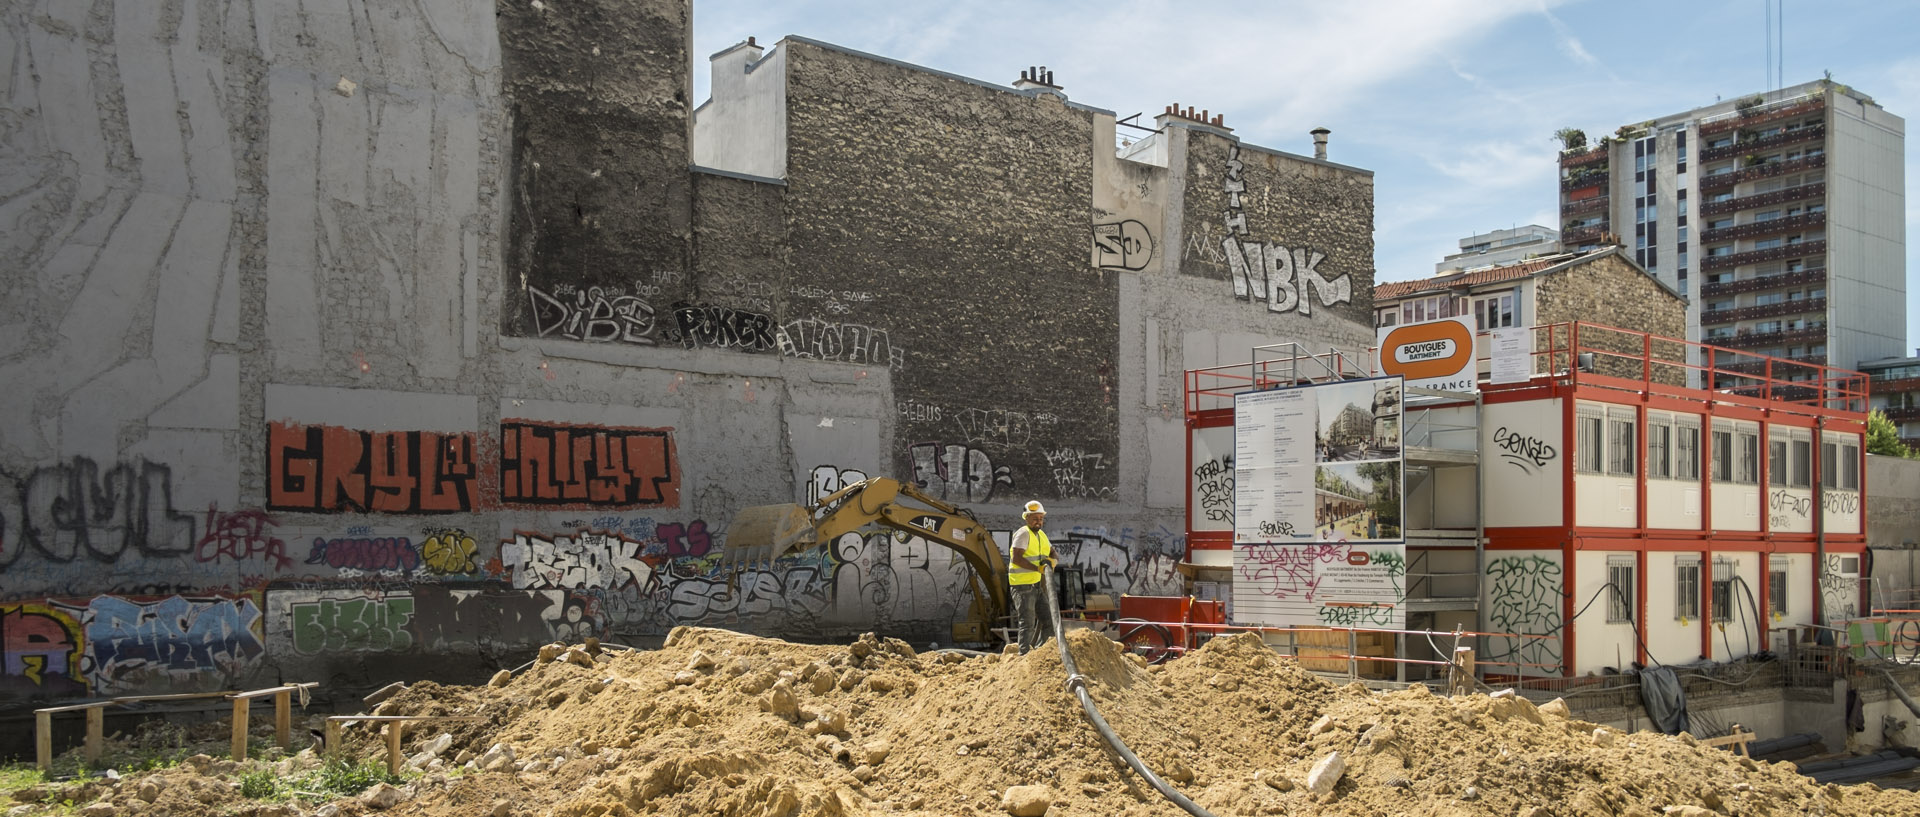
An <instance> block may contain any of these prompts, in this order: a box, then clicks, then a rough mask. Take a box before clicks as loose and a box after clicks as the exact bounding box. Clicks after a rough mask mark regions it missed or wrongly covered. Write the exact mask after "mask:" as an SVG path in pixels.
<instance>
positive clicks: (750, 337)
mask: <svg viewBox="0 0 1920 817" xmlns="http://www.w3.org/2000/svg"><path fill="white" fill-rule="evenodd" d="M773 333H774V324H773V318H772V317H769V316H767V315H763V314H761V313H759V312H748V311H746V310H744V309H734V308H732V307H725V306H705V305H700V304H690V303H686V302H680V303H676V304H674V305H673V326H671V327H669V328H668V329H667V330H666V334H667V339H668V340H672V341H675V342H677V343H679V344H680V345H681V346H685V347H687V348H688V349H695V348H699V347H702V346H711V347H715V348H720V349H740V350H743V351H747V352H770V351H773V349H774V348H775V344H774V340H773Z"/></svg>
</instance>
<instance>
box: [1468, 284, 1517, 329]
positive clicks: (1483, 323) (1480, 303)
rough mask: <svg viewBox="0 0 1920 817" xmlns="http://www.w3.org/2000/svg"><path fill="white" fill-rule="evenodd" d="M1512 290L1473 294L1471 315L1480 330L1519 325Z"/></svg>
mask: <svg viewBox="0 0 1920 817" xmlns="http://www.w3.org/2000/svg"><path fill="white" fill-rule="evenodd" d="M1517 306H1518V303H1517V301H1516V299H1515V298H1514V291H1513V290H1507V291H1506V292H1501V293H1497V294H1491V295H1482V296H1475V297H1474V299H1473V317H1474V321H1475V322H1476V323H1477V324H1478V325H1479V330H1480V331H1482V332H1485V331H1488V330H1491V329H1498V328H1501V327H1507V326H1519V325H1521V324H1520V315H1519V310H1518V309H1517V308H1516V307H1517Z"/></svg>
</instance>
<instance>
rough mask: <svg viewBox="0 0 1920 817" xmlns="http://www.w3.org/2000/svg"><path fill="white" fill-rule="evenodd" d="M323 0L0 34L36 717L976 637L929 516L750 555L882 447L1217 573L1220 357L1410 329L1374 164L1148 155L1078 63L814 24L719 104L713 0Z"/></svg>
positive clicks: (740, 58)
mask: <svg viewBox="0 0 1920 817" xmlns="http://www.w3.org/2000/svg"><path fill="white" fill-rule="evenodd" d="M275 7H276V4H262V5H257V6H243V7H226V6H206V5H203V4H189V6H188V7H187V10H186V11H185V12H184V13H183V14H172V15H169V14H164V13H161V10H160V9H158V7H155V6H153V4H151V3H145V2H129V1H127V0H121V1H120V2H107V3H100V4H94V5H92V6H89V7H86V8H65V7H62V9H52V10H49V11H48V14H47V16H45V17H44V18H36V22H34V23H32V24H31V25H27V26H23V27H20V28H11V29H8V31H7V32H6V34H5V35H0V36H5V37H7V38H9V41H10V43H11V44H12V45H13V46H15V49H14V50H15V52H16V53H21V54H32V55H33V59H34V60H35V63H36V65H39V66H41V69H40V70H38V71H36V72H35V73H34V74H33V75H32V76H31V77H29V76H27V75H24V74H23V75H21V77H20V81H18V82H16V83H14V84H12V85H11V86H9V89H8V93H9V94H10V99H9V105H8V107H9V109H10V110H13V111H18V112H22V114H21V116H22V118H21V120H20V121H19V122H18V123H16V124H17V127H9V128H6V129H5V130H4V133H0V139H4V140H5V148H6V155H8V156H9V157H11V158H10V160H9V161H8V162H5V163H0V179H4V180H5V182H6V187H7V189H9V190H14V191H18V193H17V195H16V196H15V198H14V199H12V200H13V201H16V202H18V203H19V206H18V207H16V208H15V209H13V210H10V211H9V213H10V214H9V215H8V216H7V218H9V219H12V221H11V223H10V227H11V229H9V230H7V231H5V233H4V235H5V238H4V240H5V241H6V242H8V247H9V252H8V254H7V256H8V257H9V258H10V259H13V263H14V264H15V265H17V266H15V267H13V269H14V270H16V271H18V272H19V273H20V274H19V275H17V276H14V277H13V278H11V279H10V280H12V281H14V282H16V283H17V284H18V286H17V287H15V289H14V290H13V291H11V292H10V297H9V298H8V299H7V300H6V303H5V304H0V325H5V326H6V327H7V331H6V332H0V345H4V346H5V352H4V356H3V357H0V370H4V372H5V374H6V380H7V383H8V384H9V386H8V388H7V389H6V391H5V393H4V395H0V420H4V422H0V526H3V527H0V630H4V634H5V635H6V639H5V642H6V644H7V654H6V656H5V657H6V661H5V662H4V663H3V664H0V667H3V669H0V707H4V708H18V707H20V706H24V705H26V704H27V702H40V701H59V700H72V699H76V698H82V697H92V696H104V695H116V694H134V693H139V692H148V691H155V690H159V691H166V692H181V691H187V690H194V689H230V688H234V687H236V686H239V685H245V684H250V683H256V682H259V681H262V680H271V681H274V682H277V681H278V680H282V679H290V680H309V679H313V680H328V681H329V684H328V688H327V690H325V691H324V693H323V697H324V696H325V695H334V694H338V695H347V694H351V692H352V690H354V689H355V688H365V687H370V686H378V685H380V684H383V683H385V682H386V681H389V680H394V679H396V678H436V677H439V678H445V677H453V678H458V679H471V678H474V677H482V676H476V675H474V674H472V673H473V672H475V671H477V670H485V669H490V668H494V667H499V666H512V665H518V664H519V663H521V662H523V661H524V660H525V658H526V656H527V654H528V648H529V645H535V644H541V643H546V642H548V641H551V640H553V639H556V638H566V639H576V638H578V637H580V636H582V635H588V634H597V635H600V636H602V637H608V638H613V637H619V636H622V635H629V636H636V637H637V636H644V635H647V634H659V633H664V632H666V631H667V630H668V629H669V628H671V627H673V626H676V625H680V624H706V625H713V626H725V627H730V628H735V629H740V630H746V631H750V632H757V633H762V634H768V635H788V636H801V637H833V636H839V635H848V634H853V633H858V632H863V631H869V630H877V631H880V632H882V633H886V634H890V635H897V636H900V637H907V638H915V639H921V640H929V639H938V640H943V641H944V640H947V638H948V635H947V633H948V632H950V625H951V624H952V622H953V621H954V620H956V618H958V617H961V616H963V615H964V614H965V610H966V607H967V596H966V594H967V592H968V591H967V589H966V587H967V585H966V579H967V577H966V574H965V567H964V565H962V564H960V563H958V562H957V561H956V560H954V559H952V558H949V556H950V554H949V553H948V551H946V550H945V549H944V548H942V547H940V546H939V545H937V544H935V543H931V542H928V541H926V540H925V539H922V538H920V537H915V536H895V535H891V534H875V535H849V536H847V537H842V538H841V539H840V540H838V541H835V542H833V543H830V544H829V545H828V546H825V547H821V548H817V549H814V550H812V551H809V552H806V553H804V554H798V555H795V556H794V557H793V558H789V559H784V560H781V561H780V562H778V563H776V564H772V565H766V566H763V569H759V570H755V571H751V572H747V573H742V574H734V573H728V572H725V571H723V570H722V568H721V566H720V556H721V554H722V553H723V551H724V548H725V542H726V536H727V532H728V529H729V526H730V524H731V520H732V518H733V515H734V514H735V513H736V512H737V511H738V510H739V509H740V508H743V507H747V506H753V505H762V504H771V503H783V502H807V501H811V500H813V499H814V498H817V497H819V496H822V495H825V494H827V493H830V492H832V491H833V490H836V489H837V488H839V487H841V486H843V485H845V484H848V483H850V482H852V481H855V480H858V479H861V478H863V477H865V476H868V475H872V476H890V477H897V478H901V479H903V480H904V479H910V480H913V481H914V482H915V483H916V484H917V485H918V486H920V487H921V488H922V489H923V490H925V491H928V492H929V493H932V494H933V495H935V496H938V497H941V498H944V499H946V500H948V501H951V502H954V503H957V504H959V505H962V506H965V507H967V508H969V509H971V510H973V511H974V512H976V513H977V515H978V518H979V519H980V520H981V523H982V524H984V525H987V526H988V527H989V528H991V529H993V530H995V531H1002V532H1004V531H1007V530H1010V529H1011V528H1012V527H1013V526H1014V525H1015V524H1017V519H1018V516H1017V514H1018V507H1019V504H1020V503H1021V502H1023V501H1025V500H1027V499H1042V500H1045V501H1046V503H1047V505H1048V507H1049V510H1051V511H1052V512H1053V513H1052V515H1051V516H1050V520H1051V521H1052V522H1053V523H1054V525H1055V526H1056V527H1055V529H1054V530H1055V531H1056V534H1057V535H1056V536H1055V542H1056V547H1057V548H1058V550H1059V553H1060V554H1061V561H1062V563H1063V564H1068V565H1072V566H1077V567H1080V568H1081V569H1082V570H1083V575H1084V576H1085V577H1086V578H1087V580H1089V581H1092V582H1094V583H1095V584H1096V585H1097V586H1098V588H1099V589H1100V591H1101V592H1109V593H1119V592H1132V593H1180V592H1184V590H1185V585H1184V577H1183V575H1182V574H1181V573H1180V571H1179V562H1180V560H1181V558H1182V555H1183V547H1184V539H1185V533H1184V530H1185V525H1184V514H1185V508H1186V505H1187V500H1188V497H1187V494H1186V492H1185V491H1184V490H1183V488H1184V486H1183V484H1182V483H1181V481H1180V480H1178V479H1167V478H1165V477H1164V476H1163V475H1165V474H1169V473H1178V472H1179V471H1181V470H1182V469H1184V468H1185V458H1184V434H1183V429H1182V425H1181V412H1180V400H1181V385H1182V384H1181V377H1182V373H1183V372H1184V371H1185V370H1187V369H1190V368H1194V367H1199V366H1210V365H1215V364H1217V363H1220V362H1223V361H1227V360H1234V359H1241V358H1243V357H1244V355H1245V354H1246V350H1247V349H1248V348H1250V347H1254V346H1259V345H1263V344H1273V343H1282V342H1293V343H1299V344H1302V345H1303V346H1305V347H1308V348H1313V349H1317V350H1321V351H1325V350H1327V349H1331V348H1336V347H1338V348H1346V349H1364V348H1365V347H1366V346H1367V344H1368V343H1369V342H1370V338H1371V337H1372V331H1373V330H1372V327H1371V325H1370V324H1371V314H1372V304H1371V293H1372V290H1373V267H1372V263H1373V261H1372V259H1373V238H1372V234H1373V179H1372V174H1371V173H1369V172H1368V171H1365V170H1361V169H1356V168H1352V167H1348V166H1344V165H1340V164H1337V163H1334V162H1330V161H1327V160H1325V159H1321V158H1315V157H1314V156H1312V155H1302V154H1296V153H1289V152H1284V151H1280V150H1275V149H1271V148H1263V147H1259V146H1255V145H1250V144H1246V143H1244V142H1242V141H1241V140H1240V139H1239V138H1237V137H1236V136H1234V134H1233V132H1232V131H1231V130H1229V129H1228V128H1227V127H1226V126H1225V123H1224V121H1223V120H1220V119H1218V118H1215V117H1212V116H1202V115H1201V112H1198V111H1193V112H1189V111H1185V110H1182V111H1177V112H1176V111H1169V112H1168V113H1167V114H1166V115H1164V116H1163V117H1162V118H1161V120H1160V121H1159V123H1158V125H1157V126H1156V128H1155V129H1154V132H1153V133H1151V134H1149V135H1147V136H1146V138H1143V139H1141V140H1139V141H1137V142H1134V143H1133V144H1131V145H1130V146H1129V148H1128V149H1127V151H1126V155H1125V156H1122V155H1119V153H1120V151H1119V149H1117V148H1116V141H1117V140H1116V139H1115V136H1114V133H1115V129H1116V123H1115V121H1114V116H1113V114H1112V113H1111V112H1109V111H1105V110H1101V109H1099V108H1094V107H1090V106H1087V105H1084V104H1080V103H1078V102H1074V101H1071V100H1069V99H1067V98H1066V97H1065V96H1064V91H1062V90H1061V89H1060V88H1059V87H1058V86H1054V85H1052V84H1051V83H1043V84H1044V85H1045V86H1046V87H1014V86H1010V85H1002V84H998V83H994V82H987V81H982V80H976V79H970V78H965V77H958V76H954V75H951V74H947V73H943V72H940V71H936V70H931V69H927V68H924V67H919V66H913V65H909V64H906V63H901V62H898V61H895V60H890V59H886V58H883V57H879V56H875V55H870V54H862V53H859V52H855V51H851V50H848V49H844V48H840V47H837V46H833V45H830V44H826V43H820V42H817V41H811V40H806V39H803V38H798V37H795V38H788V39H786V40H784V41H782V42H781V43H779V44H778V45H776V46H774V47H772V48H771V49H763V48H760V47H759V46H757V45H754V44H753V43H747V44H745V45H743V46H741V47H738V48H735V49H729V50H728V51H726V52H722V54H721V55H718V56H717V57H716V58H715V60H714V64H715V66H716V68H717V69H718V70H716V76H715V82H714V89H715V91H714V93H715V99H714V100H713V101H711V102H710V103H708V104H707V105H705V106H702V107H701V108H699V109H698V110H697V111H696V109H695V106H694V104H693V101H692V80H691V77H692V59H693V57H692V55H690V54H689V53H688V49H689V47H690V42H691V29H690V25H691V19H692V14H691V12H692V10H691V8H690V5H689V3H688V2H686V0H588V1H587V2H574V3H564V4H526V3H513V4H505V5H501V6H500V7H499V8H498V9H497V10H496V9H494V8H493V7H491V6H488V7H487V8H486V9H484V10H483V11H480V12H475V13H467V12H465V11H459V10H455V9H453V7H452V6H450V5H448V4H427V5H426V6H424V7H420V8H412V9H406V10H400V11H395V12H394V13H393V14H392V15H390V16H389V15H383V17H382V20H381V23H380V25H379V26H378V27H377V28H376V29H366V28H364V27H360V26H357V25H356V24H355V22H354V20H353V18H351V17H349V16H344V15H326V14H297V15H296V14H291V13H287V14H279V15H276V14H274V13H273V9H274V8H275ZM495 11H498V13H497V14H496V13H495ZM101 20H112V21H114V24H113V25H107V26H102V25H100V24H99V22H100V21H101ZM415 46H421V47H415ZM1017 71H1018V67H1014V66H1010V67H1009V70H1008V74H1009V78H1010V77H1011V76H1012V75H1013V74H1015V73H1016V72H1017ZM1066 73H1067V72H1065V71H1062V72H1061V74H1062V75H1063V77H1064V75H1066ZM1016 84H1017V83H1016ZM1029 85H1030V86H1031V85H1032V83H1029ZM703 121H704V122H709V123H718V124H722V125H724V126H725V127H721V128H718V129H715V128H711V127H707V126H704V125H703V124H702V122H703ZM1306 130H1307V125H1305V124H1303V125H1302V126H1301V131H1302V134H1301V142H1302V145H1303V147H1304V145H1305V144H1306V143H1307V135H1306V133H1305V131H1306ZM716 134H717V135H716ZM1308 152H1309V153H1311V152H1313V151H1308ZM16 635H17V636H19V637H17V638H16Z"/></svg>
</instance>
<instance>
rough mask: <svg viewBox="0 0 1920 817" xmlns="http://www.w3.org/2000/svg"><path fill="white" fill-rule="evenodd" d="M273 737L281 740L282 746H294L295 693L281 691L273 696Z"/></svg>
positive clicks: (290, 747) (284, 747)
mask: <svg viewBox="0 0 1920 817" xmlns="http://www.w3.org/2000/svg"><path fill="white" fill-rule="evenodd" d="M273 737H274V738H275V739H276V740H278V741H280V748H282V749H289V750H290V749H292V748H293V693H292V692H281V693H278V694H276V695H274V696H273Z"/></svg>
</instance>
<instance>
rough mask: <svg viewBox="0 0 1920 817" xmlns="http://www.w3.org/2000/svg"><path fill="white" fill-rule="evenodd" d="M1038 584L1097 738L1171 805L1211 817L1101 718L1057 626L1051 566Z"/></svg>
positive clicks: (1072, 688)
mask: <svg viewBox="0 0 1920 817" xmlns="http://www.w3.org/2000/svg"><path fill="white" fill-rule="evenodd" d="M1040 583H1041V584H1044V585H1046V588H1047V612H1048V614H1050V615H1051V616H1053V640H1054V643H1057V644H1059V645H1060V664H1061V666H1063V667H1065V668H1066V670H1067V691H1069V692H1072V693H1073V694H1074V696H1075V697H1077V698H1079V699H1080V711H1082V712H1085V713H1086V715H1087V722H1088V723H1091V724H1093V730H1094V731H1096V732H1099V733H1100V739H1101V740H1104V741H1106V742H1107V748H1110V749H1112V750H1113V751H1114V753H1115V754H1118V755H1119V756H1120V758H1121V759H1122V760H1125V761H1126V762H1127V766H1128V767H1129V768H1132V769H1133V771H1134V773H1135V774H1138V775H1140V777H1141V778H1142V779H1144V780H1146V781H1147V783H1148V784H1149V785H1152V786H1153V788H1154V789H1155V790H1157V791H1159V792H1160V794H1161V795H1163V796H1165V797H1166V798H1167V799H1168V800H1171V801H1173V804H1174V805H1176V806H1179V807H1180V808H1182V809H1185V810H1186V812H1187V813H1188V814H1191V815H1193V816H1194V817H1213V813H1212V812H1210V811H1207V810H1206V809H1204V808H1201V807H1200V804H1199V803H1195V802H1193V801H1192V800H1189V799H1187V796H1186V795H1184V794H1181V793H1180V792H1179V790H1177V789H1175V788H1174V787H1172V786H1169V785H1167V782H1166V781H1164V780H1161V779H1160V776H1159V775H1156V774H1154V773H1153V770H1152V769H1149V768H1147V764H1146V763H1144V762H1142V761H1141V760H1140V756H1139V755H1136V754H1134V753H1133V750H1132V749H1128V748H1127V744H1126V742H1125V741H1123V740H1121V739H1120V736H1119V735H1116V734H1114V732H1113V727H1112V726H1111V725H1109V724H1108V723H1107V719H1106V718H1104V717H1101V715H1100V707H1098V706H1095V705H1094V703H1093V696H1092V695H1090V694H1088V693H1087V677H1086V676H1084V675H1081V674H1080V668H1079V667H1078V666H1076V665H1075V664H1074V663H1073V653H1072V652H1070V651H1068V650H1067V634H1066V631H1065V630H1063V629H1061V626H1060V625H1061V619H1060V600H1059V599H1057V598H1055V597H1054V592H1053V568H1052V567H1051V566H1049V567H1047V568H1046V570H1045V572H1044V573H1042V574H1041V575H1040Z"/></svg>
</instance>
